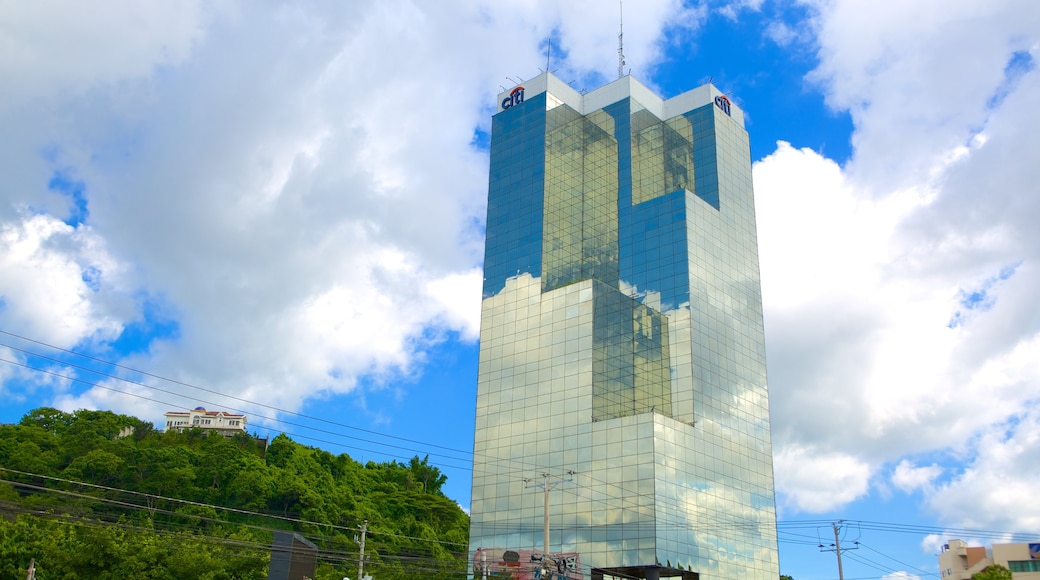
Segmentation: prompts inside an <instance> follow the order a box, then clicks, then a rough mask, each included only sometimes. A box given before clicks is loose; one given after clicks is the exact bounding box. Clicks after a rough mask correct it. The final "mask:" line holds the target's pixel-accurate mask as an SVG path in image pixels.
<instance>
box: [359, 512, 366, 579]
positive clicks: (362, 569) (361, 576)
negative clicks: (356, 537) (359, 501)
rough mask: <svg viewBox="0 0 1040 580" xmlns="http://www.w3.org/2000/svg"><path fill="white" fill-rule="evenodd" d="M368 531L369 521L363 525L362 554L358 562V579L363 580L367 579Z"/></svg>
mask: <svg viewBox="0 0 1040 580" xmlns="http://www.w3.org/2000/svg"><path fill="white" fill-rule="evenodd" d="M367 531H368V520H365V521H364V523H362V524H361V554H360V555H359V556H358V561H357V577H358V580H363V579H364V577H365V532H367Z"/></svg>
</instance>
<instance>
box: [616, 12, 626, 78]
mask: <svg viewBox="0 0 1040 580" xmlns="http://www.w3.org/2000/svg"><path fill="white" fill-rule="evenodd" d="M618 16H619V17H618V35H617V78H621V77H623V76H625V42H624V37H625V7H624V4H623V3H622V0H618Z"/></svg>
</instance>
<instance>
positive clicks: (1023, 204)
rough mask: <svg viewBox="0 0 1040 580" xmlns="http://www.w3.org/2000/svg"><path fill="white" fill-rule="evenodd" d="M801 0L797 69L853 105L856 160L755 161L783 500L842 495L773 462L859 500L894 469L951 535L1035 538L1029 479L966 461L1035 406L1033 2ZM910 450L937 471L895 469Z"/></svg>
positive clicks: (800, 156)
mask: <svg viewBox="0 0 1040 580" xmlns="http://www.w3.org/2000/svg"><path fill="white" fill-rule="evenodd" d="M815 7H816V13H815V21H814V25H815V29H816V30H817V32H818V38H817V42H818V45H819V58H820V64H819V67H818V68H817V70H816V71H815V72H814V73H813V75H812V78H813V79H814V80H815V81H817V82H818V83H819V86H820V87H822V89H823V90H824V92H825V94H826V96H827V98H828V102H829V103H831V105H832V106H834V107H836V108H839V109H849V110H850V111H851V112H852V115H853V120H854V122H855V127H856V129H855V133H854V136H853V144H854V146H855V150H854V154H853V157H852V159H851V161H850V162H849V163H848V164H847V165H846V166H845V167H839V166H837V165H836V164H835V163H833V162H831V161H830V160H827V159H826V158H824V157H822V156H821V155H818V154H817V153H815V152H812V151H810V150H796V149H793V148H791V147H790V146H789V145H787V144H786V143H781V144H780V145H779V146H778V149H777V151H776V152H775V153H773V154H772V155H770V156H769V157H767V158H765V159H763V160H761V161H760V162H759V163H757V164H756V165H755V186H756V202H757V206H758V215H759V229H760V240H759V241H760V246H761V250H760V251H761V261H762V276H763V296H764V299H765V301H766V304H765V308H766V316H765V318H766V329H767V333H768V334H767V341H768V352H769V361H770V385H771V390H772V392H771V406H772V409H773V417H774V434H775V447H776V449H777V466H776V471H777V474H776V475H777V482H778V489H779V490H780V491H781V501H782V502H783V501H786V502H787V503H788V504H789V505H793V506H796V507H798V508H800V509H803V510H807V511H820V510H821V509H834V508H837V507H840V506H841V504H842V503H847V502H849V501H852V500H853V499H855V498H856V497H859V495H856V494H849V495H845V496H842V495H840V494H838V493H837V492H836V491H835V488H834V486H832V485H822V486H820V485H814V484H813V482H812V481H811V480H808V479H806V478H804V477H800V476H791V475H790V474H786V473H784V471H783V470H785V469H789V468H791V466H792V465H793V463H795V462H793V461H792V458H794V457H797V458H800V459H808V460H809V461H810V463H812V460H813V459H814V457H813V455H816V456H819V457H821V458H832V457H841V458H843V460H845V461H847V462H849V463H850V464H853V465H857V466H859V469H857V470H851V471H849V472H850V473H854V474H855V477H856V478H859V481H858V482H857V483H858V484H859V485H860V487H858V488H857V489H860V490H861V491H862V490H863V489H865V488H864V487H862V486H866V484H867V481H868V480H869V479H870V478H871V477H872V476H873V475H875V474H876V473H877V472H878V470H880V469H881V468H882V466H884V465H886V464H887V465H893V466H895V468H894V472H893V478H892V483H893V484H894V485H895V486H896V487H897V488H899V489H902V490H903V491H904V492H912V491H914V490H917V489H921V490H923V491H925V493H926V495H927V497H929V498H930V499H929V501H930V503H931V505H932V506H933V509H935V510H936V511H937V512H938V513H941V514H943V516H942V517H943V518H945V521H946V522H947V523H948V524H949V525H951V526H955V527H956V526H959V527H965V526H969V525H973V524H979V525H982V523H981V521H985V522H986V523H988V524H992V526H989V527H991V528H992V529H1032V527H1035V523H1036V520H1035V514H1032V513H1031V512H1030V511H1029V510H1021V511H1019V512H1018V513H1015V512H1014V510H1013V509H1012V508H1011V507H1010V504H1012V503H1015V502H1026V498H1028V492H1027V491H1026V490H1025V488H1024V487H1023V486H1021V485H1019V482H1025V481H1029V480H1030V479H1032V480H1035V476H1036V473H1035V471H1034V470H1032V469H1031V468H1030V467H1028V463H1026V464H1022V463H1021V462H1016V461H1010V460H1009V461H1006V462H997V458H989V459H984V455H987V454H992V453H995V452H998V451H999V453H997V457H1009V456H1015V454H1016V453H1017V451H1016V450H1018V449H1020V448H1021V449H1024V447H1022V445H1023V442H1024V441H1028V440H1029V437H1030V436H1031V435H1030V433H1031V425H1032V423H1031V422H1030V421H1032V419H1031V417H1032V415H1029V414H1026V415H1023V413H1024V409H1031V408H1033V406H1035V404H1036V402H1037V401H1038V400H1040V372H1038V366H1040V362H1037V361H1040V318H1037V317H1036V316H1035V315H1033V313H1034V312H1035V311H1036V309H1035V306H1034V303H1035V298H1032V297H1033V296H1034V295H1035V288H1037V287H1038V285H1040V278H1038V270H1037V268H1036V263H1037V262H1038V261H1040V230H1037V228H1036V227H1035V225H1034V224H1033V223H1032V222H1033V217H1031V216H1036V215H1040V200H1038V198H1037V196H1036V195H1034V193H1033V192H1034V190H1035V184H1036V183H1038V182H1040V168H1038V165H1037V164H1036V163H1035V159H1036V157H1037V155H1038V154H1040V137H1038V135H1037V134H1036V132H1035V131H1033V130H1031V127H1033V126H1035V125H1036V122H1037V120H1038V114H1037V112H1036V110H1035V106H1034V105H1033V104H1032V103H1035V102H1037V100H1040V73H1038V71H1037V67H1036V65H1035V63H1036V62H1037V58H1038V57H1040V51H1038V47H1040V34H1038V33H1037V31H1038V30H1040V20H1038V19H1040V11H1037V10H1035V8H1034V7H1033V6H1032V4H1031V3H1023V2H1006V3H1000V4H999V5H992V4H979V3H975V2H954V3H952V4H951V3H947V2H942V3H941V5H940V3H938V2H921V3H913V4H907V3H881V4H872V5H871V6H870V9H866V8H865V7H864V6H863V5H858V4H855V3H836V2H833V3H832V2H817V3H815ZM969 36H970V38H972V42H964V38H966V37H969ZM1009 428H1011V429H1012V431H1013V436H1011V437H1008V438H1006V439H1001V438H1000V437H999V435H1000V434H1001V433H1004V432H1005V430H1007V429H1009ZM973 442H978V443H973ZM809 449H812V450H813V452H812V454H809V451H807V450H809ZM807 454H809V455H810V456H809V457H806V455H807ZM920 454H928V455H929V456H941V457H943V460H942V461H941V462H940V463H941V467H942V468H944V469H943V471H942V474H940V466H939V465H936V466H928V467H915V466H914V465H913V464H912V463H910V459H909V457H911V456H916V455H920ZM821 461H824V459H821ZM962 462H966V463H964V464H966V465H967V466H968V467H962V465H963V464H962ZM994 462H996V463H994ZM976 466H977V468H978V469H976ZM984 466H985V467H989V468H992V469H993V471H994V472H995V473H999V474H1000V476H999V478H998V477H996V476H994V477H992V478H991V477H988V476H986V475H985V474H986V473H987V470H986V469H985V467H984ZM944 478H945V479H944ZM998 481H1003V482H1007V483H1010V485H1000V484H998ZM781 482H783V485H782V486H781V485H780V484H781ZM929 482H931V485H929ZM944 482H945V483H944ZM849 483H851V482H849ZM879 483H880V480H879ZM995 489H1000V490H1001V493H1002V494H1003V495H1001V494H998V493H996V492H992V493H991V491H990V490H995ZM784 495H786V496H787V497H786V499H785V498H784V497H783V496H784ZM806 497H812V498H817V497H819V498H823V499H821V500H820V501H807V500H806V499H805V498H806ZM969 497H976V498H978V499H979V500H980V503H979V504H978V505H977V506H975V507H971V506H970V505H969V503H968V499H967V498H969ZM1001 498H1004V499H1003V500H1001ZM987 502H988V503H987ZM954 505H956V506H958V507H960V508H962V509H963V510H964V513H958V512H956V511H955V510H953V509H952V508H951V506H954ZM979 512H986V513H987V514H988V515H986V516H980V515H979ZM979 518H982V519H981V520H980V519H979ZM993 526H995V527H993Z"/></svg>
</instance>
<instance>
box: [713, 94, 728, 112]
mask: <svg viewBox="0 0 1040 580" xmlns="http://www.w3.org/2000/svg"><path fill="white" fill-rule="evenodd" d="M730 104H731V103H730V102H729V97H727V96H726V95H719V96H717V97H715V105H716V106H717V107H718V108H720V109H722V112H723V113H726V114H727V115H729V114H730V112H729V107H730Z"/></svg>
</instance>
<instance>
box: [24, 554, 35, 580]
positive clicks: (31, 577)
mask: <svg viewBox="0 0 1040 580" xmlns="http://www.w3.org/2000/svg"><path fill="white" fill-rule="evenodd" d="M26 572H28V574H29V575H28V576H26V577H25V580H36V558H29V569H28V570H26Z"/></svg>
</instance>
